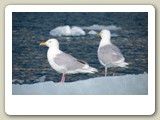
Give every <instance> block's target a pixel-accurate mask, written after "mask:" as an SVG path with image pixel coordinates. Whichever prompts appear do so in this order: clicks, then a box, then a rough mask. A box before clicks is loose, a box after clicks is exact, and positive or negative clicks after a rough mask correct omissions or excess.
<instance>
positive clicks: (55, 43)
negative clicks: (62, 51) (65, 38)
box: [40, 38, 59, 48]
mask: <svg viewBox="0 0 160 120" xmlns="http://www.w3.org/2000/svg"><path fill="white" fill-rule="evenodd" d="M40 46H48V47H54V48H59V42H58V40H57V39H54V38H53V39H49V40H47V41H46V42H41V43H40Z"/></svg>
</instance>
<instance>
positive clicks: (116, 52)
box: [98, 44, 124, 64]
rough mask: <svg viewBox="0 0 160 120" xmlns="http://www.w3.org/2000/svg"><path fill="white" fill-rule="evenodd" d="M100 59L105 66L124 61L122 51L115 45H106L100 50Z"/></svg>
mask: <svg viewBox="0 0 160 120" xmlns="http://www.w3.org/2000/svg"><path fill="white" fill-rule="evenodd" d="M98 58H99V60H100V61H101V62H103V63H104V64H112V63H114V62H116V61H119V60H123V59H124V57H123V55H122V53H121V51H120V49H119V48H118V47H117V46H115V45H113V44H109V45H105V46H103V47H101V48H99V51H98ZM123 61H124V60H123Z"/></svg>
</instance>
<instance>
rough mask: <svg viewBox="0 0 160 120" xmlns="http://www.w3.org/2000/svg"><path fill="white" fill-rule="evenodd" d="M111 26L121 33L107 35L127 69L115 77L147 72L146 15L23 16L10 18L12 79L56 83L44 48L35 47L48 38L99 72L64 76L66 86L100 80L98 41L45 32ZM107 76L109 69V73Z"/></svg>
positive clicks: (123, 69)
mask: <svg viewBox="0 0 160 120" xmlns="http://www.w3.org/2000/svg"><path fill="white" fill-rule="evenodd" d="M93 24H98V25H105V26H109V25H115V26H118V27H121V30H114V31H111V33H114V34H118V36H117V37H112V38H111V39H112V43H113V44H115V45H117V46H118V47H119V48H120V49H121V51H122V53H123V55H124V57H125V59H126V62H128V63H129V66H128V68H117V69H116V75H124V74H140V73H144V72H148V13H140V12H139V13H134V12H132V13H127V12H125V13H113V12H110V13H52V12H48V13H32V12H28V13H24V12H18V13H13V14H12V26H13V27H12V38H13V40H12V48H13V49H12V55H13V58H12V63H13V65H12V69H13V71H12V75H13V76H12V77H13V79H19V80H35V79H37V78H39V77H41V76H43V75H45V76H46V81H50V80H52V81H54V82H57V81H59V80H60V79H61V74H59V73H57V72H56V71H54V70H53V69H52V68H51V67H50V65H49V64H48V61H47V50H48V48H47V47H41V46H39V43H40V42H42V41H46V40H48V39H49V38H56V39H58V40H59V42H60V49H61V50H63V51H65V52H66V53H69V54H71V55H73V56H74V57H76V58H78V59H82V60H85V61H86V62H88V64H89V65H90V66H92V67H95V68H97V69H98V70H99V72H98V73H96V74H75V75H68V76H67V78H66V82H70V81H77V80H82V79H88V78H92V77H98V76H103V75H104V73H103V71H104V67H103V66H102V65H101V64H100V63H99V61H98V58H97V49H98V45H99V42H100V39H101V38H100V37H97V36H90V35H86V36H79V37H52V36H51V35H50V34H49V32H50V30H52V29H53V28H55V27H57V26H63V25H70V26H91V25H93ZM109 71H110V74H109V75H111V74H112V73H111V72H112V69H109Z"/></svg>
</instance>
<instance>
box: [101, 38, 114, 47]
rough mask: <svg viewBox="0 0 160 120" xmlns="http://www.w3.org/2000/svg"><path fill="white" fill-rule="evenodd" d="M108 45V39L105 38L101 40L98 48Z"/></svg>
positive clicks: (109, 42)
mask: <svg viewBox="0 0 160 120" xmlns="http://www.w3.org/2000/svg"><path fill="white" fill-rule="evenodd" d="M108 44H111V41H110V37H105V38H102V39H101V41H100V44H99V47H103V46H105V45H108Z"/></svg>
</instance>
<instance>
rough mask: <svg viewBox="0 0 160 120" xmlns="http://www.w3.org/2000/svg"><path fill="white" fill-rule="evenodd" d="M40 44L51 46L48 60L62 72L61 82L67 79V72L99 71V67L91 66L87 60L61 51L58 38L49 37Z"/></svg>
mask: <svg viewBox="0 0 160 120" xmlns="http://www.w3.org/2000/svg"><path fill="white" fill-rule="evenodd" d="M40 45H41V46H48V47H49V49H48V52H47V58H48V62H49V64H50V65H51V67H52V68H53V69H54V70H56V71H57V72H59V73H62V78H61V82H64V81H65V75H66V74H75V73H95V72H98V71H97V69H95V68H93V67H90V66H89V65H88V64H87V63H86V62H84V61H81V60H78V59H76V58H75V57H73V56H71V55H69V54H67V53H64V52H63V51H61V50H60V49H59V42H58V41H57V40H56V39H49V40H48V41H46V42H42V43H40Z"/></svg>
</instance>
